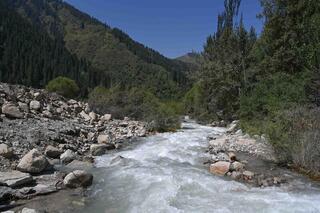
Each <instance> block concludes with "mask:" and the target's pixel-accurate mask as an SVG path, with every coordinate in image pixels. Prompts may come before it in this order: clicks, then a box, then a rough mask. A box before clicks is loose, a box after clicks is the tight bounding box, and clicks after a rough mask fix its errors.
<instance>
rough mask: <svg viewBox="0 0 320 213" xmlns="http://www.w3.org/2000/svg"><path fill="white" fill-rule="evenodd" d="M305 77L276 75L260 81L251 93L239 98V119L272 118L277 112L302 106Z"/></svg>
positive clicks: (304, 98) (304, 96)
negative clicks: (298, 105)
mask: <svg viewBox="0 0 320 213" xmlns="http://www.w3.org/2000/svg"><path fill="white" fill-rule="evenodd" d="M305 84H306V77H304V76H303V75H289V74H286V73H276V74H274V75H272V76H269V78H268V79H263V80H261V81H260V82H259V83H258V84H257V85H256V86H255V87H254V89H253V90H252V91H250V92H248V93H247V95H243V96H242V97H241V107H240V110H239V112H240V117H241V118H244V119H247V118H255V119H260V118H263V117H266V116H267V117H270V118H272V117H274V116H275V115H276V114H277V112H278V111H282V110H286V109H288V108H290V107H292V106H295V105H297V104H304V103H305V102H306V101H307V99H306V94H305Z"/></svg>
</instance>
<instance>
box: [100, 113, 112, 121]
mask: <svg viewBox="0 0 320 213" xmlns="http://www.w3.org/2000/svg"><path fill="white" fill-rule="evenodd" d="M111 119H112V115H111V114H105V115H104V116H102V117H101V118H100V120H101V121H102V122H108V121H110V120H111Z"/></svg>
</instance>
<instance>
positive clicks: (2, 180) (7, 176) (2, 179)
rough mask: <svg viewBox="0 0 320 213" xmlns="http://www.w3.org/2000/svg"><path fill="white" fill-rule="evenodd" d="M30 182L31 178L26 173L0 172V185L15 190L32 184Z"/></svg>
mask: <svg viewBox="0 0 320 213" xmlns="http://www.w3.org/2000/svg"><path fill="white" fill-rule="evenodd" d="M32 181H33V178H32V176H31V175H30V174H28V173H22V172H19V171H11V172H0V185H4V186H9V187H11V188H15V187H20V186H24V185H27V184H29V183H32Z"/></svg>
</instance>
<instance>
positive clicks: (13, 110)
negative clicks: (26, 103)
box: [2, 103, 23, 118]
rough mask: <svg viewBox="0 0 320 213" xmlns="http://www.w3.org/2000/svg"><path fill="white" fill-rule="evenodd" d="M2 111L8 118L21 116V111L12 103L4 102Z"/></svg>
mask: <svg viewBox="0 0 320 213" xmlns="http://www.w3.org/2000/svg"><path fill="white" fill-rule="evenodd" d="M2 113H3V114H5V115H6V117H8V118H23V113H22V112H20V110H19V108H18V107H16V106H15V105H14V104H12V103H6V104H4V105H3V106H2Z"/></svg>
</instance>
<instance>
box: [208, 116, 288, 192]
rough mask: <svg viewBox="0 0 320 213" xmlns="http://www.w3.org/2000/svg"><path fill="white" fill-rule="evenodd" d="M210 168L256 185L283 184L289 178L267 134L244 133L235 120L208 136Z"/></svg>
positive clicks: (211, 170) (215, 171)
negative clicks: (218, 131) (220, 130)
mask: <svg viewBox="0 0 320 213" xmlns="http://www.w3.org/2000/svg"><path fill="white" fill-rule="evenodd" d="M208 141H209V146H208V150H207V151H208V152H209V153H210V159H209V160H208V161H207V162H205V163H206V164H209V165H210V168H209V170H210V172H211V173H213V174H215V175H220V176H227V177H229V178H230V179H232V180H236V181H240V182H244V183H248V184H250V185H252V186H255V187H269V186H280V185H281V184H284V183H286V182H287V181H288V180H287V179H288V177H287V175H286V174H285V173H284V172H283V169H282V168H279V166H278V165H277V158H276V157H275V153H274V151H273V149H272V146H271V145H270V144H269V143H268V141H267V139H266V138H265V136H258V135H256V136H254V137H250V136H249V135H247V134H243V132H242V131H241V129H239V128H238V122H237V121H235V122H233V123H232V124H230V125H229V127H228V128H227V129H226V131H223V132H222V133H221V134H220V135H212V136H209V137H208Z"/></svg>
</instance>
